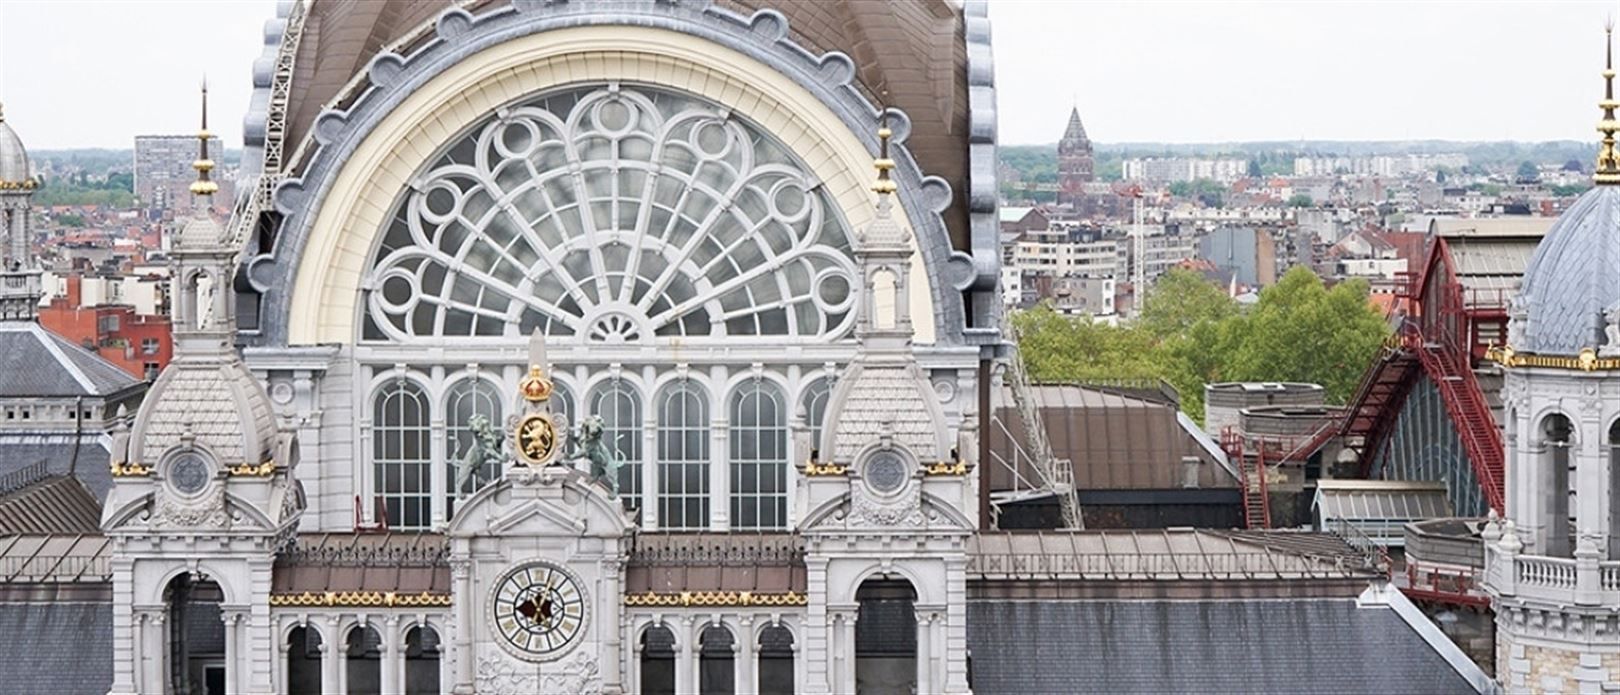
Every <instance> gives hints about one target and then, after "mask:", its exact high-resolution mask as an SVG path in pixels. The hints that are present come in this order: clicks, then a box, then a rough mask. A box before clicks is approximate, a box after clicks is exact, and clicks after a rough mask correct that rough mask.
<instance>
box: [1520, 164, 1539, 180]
mask: <svg viewBox="0 0 1620 695" xmlns="http://www.w3.org/2000/svg"><path fill="white" fill-rule="evenodd" d="M1514 173H1515V174H1516V175H1517V176H1518V179H1519V180H1520V181H1534V180H1536V179H1538V178H1541V170H1540V169H1537V168H1536V163H1535V162H1519V169H1518V171H1516V172H1514Z"/></svg>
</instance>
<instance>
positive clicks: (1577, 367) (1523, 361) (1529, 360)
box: [1485, 345, 1620, 372]
mask: <svg viewBox="0 0 1620 695" xmlns="http://www.w3.org/2000/svg"><path fill="white" fill-rule="evenodd" d="M1485 359H1487V360H1490V361H1492V362H1495V363H1497V364H1500V365H1502V366H1503V367H1507V368H1509V369H1512V368H1514V367H1540V368H1543V369H1567V370H1570V371H1581V372H1598V371H1603V372H1607V371H1620V357H1598V354H1597V351H1596V350H1593V349H1592V348H1581V352H1580V354H1579V355H1577V356H1575V357H1560V356H1556V355H1537V354H1534V353H1528V352H1518V351H1516V350H1514V349H1513V348H1512V347H1511V346H1507V345H1504V346H1502V347H1496V346H1491V347H1489V348H1486V349H1485Z"/></svg>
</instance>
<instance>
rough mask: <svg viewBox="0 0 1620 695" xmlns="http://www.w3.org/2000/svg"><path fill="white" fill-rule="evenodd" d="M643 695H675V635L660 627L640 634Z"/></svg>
mask: <svg viewBox="0 0 1620 695" xmlns="http://www.w3.org/2000/svg"><path fill="white" fill-rule="evenodd" d="M640 646H641V690H640V692H641V693H642V694H643V695H675V633H674V632H671V631H670V629H669V628H667V627H664V626H662V625H655V626H653V627H649V628H647V631H646V632H644V633H642V634H641V645H640Z"/></svg>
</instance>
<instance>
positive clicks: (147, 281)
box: [40, 268, 168, 315]
mask: <svg viewBox="0 0 1620 695" xmlns="http://www.w3.org/2000/svg"><path fill="white" fill-rule="evenodd" d="M167 273H168V269H167V268H164V269H163V273H162V275H167ZM166 282H167V280H166V279H164V278H163V277H161V276H144V275H119V276H105V277H97V276H82V275H79V274H67V275H58V274H57V273H53V272H47V273H44V274H43V275H42V276H41V278H40V286H41V289H43V290H44V298H43V303H47V304H48V303H50V302H51V301H53V300H55V299H57V298H58V297H61V298H69V299H71V304H72V306H75V307H93V306H100V305H103V304H124V305H128V306H130V307H132V308H133V309H134V310H135V313H137V314H145V315H160V314H166V313H168V309H167V306H166V305H165V304H164V302H163V295H164V284H165V283H166Z"/></svg>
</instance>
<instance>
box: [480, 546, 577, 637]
mask: <svg viewBox="0 0 1620 695" xmlns="http://www.w3.org/2000/svg"><path fill="white" fill-rule="evenodd" d="M494 598H495V601H494V613H495V615H494V618H495V632H496V634H497V635H499V637H500V639H501V640H502V641H504V642H505V643H506V645H507V646H509V647H511V648H512V650H513V651H514V652H515V653H516V654H517V655H519V656H522V657H524V658H528V659H535V660H548V659H552V658H555V657H557V656H559V655H561V654H562V653H563V652H564V651H566V650H567V649H568V648H569V647H570V646H572V645H573V643H574V641H575V639H576V638H577V637H579V635H580V633H581V632H582V631H583V629H584V627H585V594H584V592H583V591H581V590H580V587H579V582H578V581H577V580H575V579H574V576H573V575H571V574H569V573H568V572H566V571H564V570H563V569H562V568H560V567H557V566H555V565H551V564H548V563H544V562H535V563H529V564H526V565H520V566H518V567H517V568H516V569H513V570H511V571H509V572H507V573H506V574H505V575H503V576H502V577H501V579H500V580H499V581H498V582H496V584H495V596H494Z"/></svg>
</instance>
